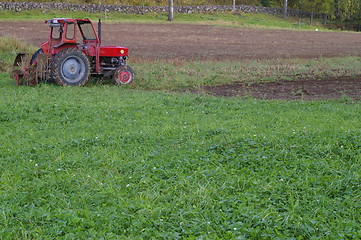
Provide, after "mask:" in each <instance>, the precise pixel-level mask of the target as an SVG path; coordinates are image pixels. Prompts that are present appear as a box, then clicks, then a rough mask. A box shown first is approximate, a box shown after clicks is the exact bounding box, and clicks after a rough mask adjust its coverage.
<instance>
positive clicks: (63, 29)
mask: <svg viewBox="0 0 361 240" xmlns="http://www.w3.org/2000/svg"><path fill="white" fill-rule="evenodd" d="M45 23H46V24H48V25H49V27H50V34H49V38H48V41H46V42H44V43H42V44H41V45H40V49H39V50H38V51H36V52H35V53H34V54H33V55H32V56H31V57H30V56H28V57H27V55H26V54H24V53H19V54H18V55H17V57H16V58H15V61H14V66H16V67H18V68H20V69H17V70H14V71H13V73H12V76H13V78H14V79H15V82H16V85H36V84H38V83H39V82H40V81H48V80H53V81H55V82H56V83H57V84H58V85H61V86H83V85H85V84H86V83H87V82H88V80H89V77H90V75H102V76H104V77H109V78H112V79H113V80H114V83H115V84H117V85H123V84H129V83H131V82H133V80H134V76H135V74H134V70H133V69H132V68H131V67H130V66H128V65H127V64H126V61H127V57H128V48H126V47H120V46H101V21H100V20H99V22H98V34H97V33H96V31H95V28H94V26H93V24H92V22H91V21H90V20H89V19H76V18H54V19H51V20H46V21H45Z"/></svg>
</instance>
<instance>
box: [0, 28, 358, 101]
mask: <svg viewBox="0 0 361 240" xmlns="http://www.w3.org/2000/svg"><path fill="white" fill-rule="evenodd" d="M0 23H1V24H0V36H6V35H12V36H15V37H17V38H20V39H23V40H24V41H26V42H28V43H29V44H34V45H39V44H40V43H42V42H44V41H46V39H47V36H48V27H47V25H46V24H44V23H42V22H0ZM102 37H103V39H102V41H103V45H124V46H127V47H129V49H130V55H131V57H134V58H140V59H144V58H146V59H157V58H158V59H159V58H161V59H176V58H179V59H190V60H196V59H198V60H220V61H222V60H240V59H270V58H317V57H320V56H323V57H335V56H361V35H360V34H359V33H351V32H318V31H317V32H316V31H314V32H312V31H291V30H267V29H250V28H239V27H220V26H209V25H193V24H178V23H177V24H140V23H113V24H110V23H105V24H103V35H102ZM202 91H205V92H209V93H211V94H215V95H222V96H238V95H252V96H254V97H259V98H267V99H298V98H304V99H329V98H339V97H341V96H345V95H347V96H349V97H351V98H354V99H360V97H361V76H357V77H347V76H345V77H340V78H333V77H332V78H328V77H325V78H324V79H317V80H315V79H300V80H295V81H279V82H276V83H261V84H254V85H251V86H247V87H245V86H242V84H237V83H236V84H232V85H224V86H217V87H205V88H203V89H202Z"/></svg>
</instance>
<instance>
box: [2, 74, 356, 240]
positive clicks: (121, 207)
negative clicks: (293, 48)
mask: <svg viewBox="0 0 361 240" xmlns="http://www.w3.org/2000/svg"><path fill="white" fill-rule="evenodd" d="M0 79H1V81H0V88H1V92H2V94H1V98H0V109H1V115H0V122H1V124H0V141H1V144H0V183H1V184H0V186H1V187H0V201H1V203H2V204H1V205H0V212H1V217H0V226H1V228H0V235H1V236H2V238H4V239H199V238H204V239H240V238H248V239H277V238H278V239H286V238H289V239H311V238H312V239H338V238H342V239H345V238H359V237H361V232H360V228H359V226H360V224H361V219H360V209H361V205H360V203H361V201H360V191H361V182H360V177H359V176H360V173H361V172H360V163H361V152H360V151H361V145H360V138H361V132H360V129H361V125H360V121H359V120H360V119H359V117H360V114H361V108H360V104H359V103H353V104H348V103H343V102H341V101H330V102H298V101H295V102H284V101H260V100H253V99H249V100H245V99H238V98H228V99H226V98H215V97H207V96H202V95H191V94H178V93H165V92H145V91H136V90H130V89H125V88H120V87H117V86H94V87H83V88H70V87H69V88H67V87H58V86H53V85H41V86H38V87H34V88H30V87H15V86H12V85H11V84H10V82H11V80H10V79H9V78H8V77H6V76H5V75H1V76H0Z"/></svg>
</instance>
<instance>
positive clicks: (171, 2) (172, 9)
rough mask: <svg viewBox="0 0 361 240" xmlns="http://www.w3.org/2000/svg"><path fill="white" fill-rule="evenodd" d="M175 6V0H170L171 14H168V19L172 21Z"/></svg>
mask: <svg viewBox="0 0 361 240" xmlns="http://www.w3.org/2000/svg"><path fill="white" fill-rule="evenodd" d="M173 12H174V6H173V0H169V15H168V21H170V22H172V21H173V18H174V14H173Z"/></svg>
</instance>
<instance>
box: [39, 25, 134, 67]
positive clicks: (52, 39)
mask: <svg viewBox="0 0 361 240" xmlns="http://www.w3.org/2000/svg"><path fill="white" fill-rule="evenodd" d="M45 23H47V24H49V26H50V27H51V31H50V34H49V40H48V41H46V42H44V43H43V44H41V48H42V50H43V52H44V53H46V54H49V55H52V56H55V55H56V54H57V53H58V52H60V51H61V50H63V49H65V48H78V49H81V50H82V51H83V52H84V54H85V55H86V56H89V57H94V59H95V69H94V70H95V73H98V74H102V73H103V69H102V66H101V58H102V57H116V58H119V59H120V58H121V57H123V58H124V59H125V58H126V57H128V48H126V47H121V46H101V40H100V39H99V36H98V35H97V33H96V31H95V29H94V26H93V24H92V22H91V21H90V20H89V19H74V18H54V19H51V20H47V21H45ZM99 31H100V30H99ZM79 38H81V41H79V40H80V39H79Z"/></svg>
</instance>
